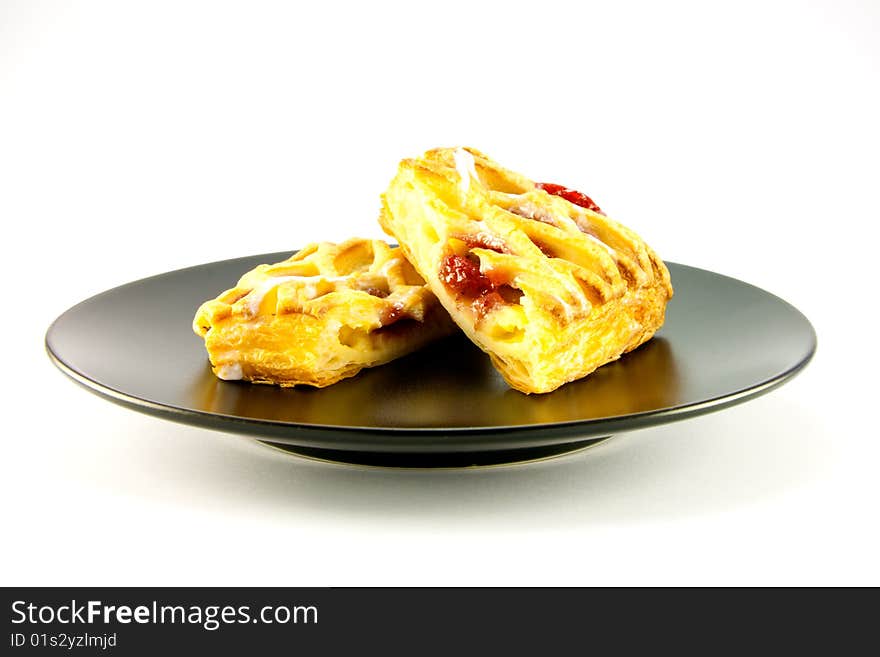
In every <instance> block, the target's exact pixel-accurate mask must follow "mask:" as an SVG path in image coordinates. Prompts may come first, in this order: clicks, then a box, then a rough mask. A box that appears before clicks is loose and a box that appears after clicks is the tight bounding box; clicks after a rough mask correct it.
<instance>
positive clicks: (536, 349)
mask: <svg viewBox="0 0 880 657" xmlns="http://www.w3.org/2000/svg"><path fill="white" fill-rule="evenodd" d="M379 222H380V224H381V225H382V227H383V229H384V230H385V231H386V232H387V233H389V234H390V235H393V236H394V237H395V238H396V239H397V241H398V242H399V243H400V246H401V248H402V249H403V251H404V253H405V254H406V256H407V258H408V259H409V261H410V262H411V263H412V264H413V265H414V266H415V268H416V270H418V272H419V273H420V274H421V275H422V276H423V277H424V279H425V280H426V281H427V283H428V286H429V287H430V288H431V291H432V292H434V294H435V295H437V297H438V298H439V299H440V302H441V303H442V304H443V306H444V307H445V308H446V310H448V311H449V314H450V315H451V316H452V318H453V319H454V320H455V322H456V324H458V326H459V327H461V329H462V330H463V331H464V332H465V333H466V334H467V335H468V337H469V338H470V339H471V340H472V341H473V342H474V343H476V344H477V345H478V346H479V347H480V348H481V349H482V350H483V351H485V352H486V353H488V354H489V356H490V358H491V359H492V362H493V363H494V365H495V367H496V368H497V369H498V370H499V371H500V372H501V374H502V376H503V377H504V379H505V380H506V381H507V382H508V383H509V384H510V385H511V386H512V387H514V388H516V389H517V390H520V391H522V392H525V393H533V392H535V393H541V392H549V391H551V390H554V389H556V388H558V387H559V386H560V385H562V384H564V383H567V382H569V381H573V380H575V379H579V378H581V377H584V376H586V375H587V374H589V373H590V372H592V371H594V370H595V369H596V368H597V367H599V366H601V365H603V364H605V363H608V362H609V361H612V360H615V359H617V358H619V357H620V356H621V355H622V354H624V353H626V352H628V351H630V350H632V349H635V348H636V347H638V346H639V345H641V344H642V343H644V342H645V341H646V340H649V339H650V338H651V337H652V336H653V335H654V333H655V332H656V331H657V329H659V328H660V326H662V324H663V321H664V315H665V310H666V303H667V301H668V300H669V299H670V298H671V297H672V285H671V283H670V279H669V271H668V270H667V268H666V266H665V265H664V264H663V261H662V260H660V258H658V257H657V255H656V254H655V253H654V252H653V251H652V250H651V248H650V247H648V245H647V244H645V242H644V241H642V239H641V238H639V236H638V235H636V234H635V233H634V232H633V231H632V230H630V229H628V228H626V227H625V226H622V225H621V224H619V223H617V222H616V221H613V220H612V219H610V218H608V217H607V216H605V214H604V213H603V212H602V211H601V209H600V208H599V207H598V206H597V205H596V204H595V203H593V201H592V200H591V199H590V198H589V197H587V196H586V195H584V194H581V193H579V192H576V191H574V190H571V189H567V188H565V187H562V186H560V185H554V184H549V183H535V182H533V181H532V180H529V179H528V178H526V177H525V176H522V175H520V174H518V173H515V172H513V171H510V170H508V169H505V168H503V167H501V166H500V165H498V164H497V163H495V162H493V161H492V160H490V159H489V158H488V157H486V156H485V155H483V154H482V153H480V152H479V151H477V150H474V149H471V148H456V149H450V148H442V149H435V150H431V151H428V152H427V153H425V154H424V155H423V156H422V157H420V158H418V159H408V160H404V161H403V162H401V164H400V167H399V170H398V173H397V175H396V176H395V178H394V179H393V180H392V181H391V184H390V186H389V187H388V189H387V191H386V192H385V194H384V195H383V207H382V213H381V216H380V219H379Z"/></svg>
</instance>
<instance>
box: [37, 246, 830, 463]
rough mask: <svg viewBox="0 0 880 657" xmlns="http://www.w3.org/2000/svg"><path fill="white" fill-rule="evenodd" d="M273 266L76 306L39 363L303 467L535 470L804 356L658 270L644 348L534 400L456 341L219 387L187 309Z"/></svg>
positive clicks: (173, 278) (785, 372)
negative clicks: (665, 279)
mask: <svg viewBox="0 0 880 657" xmlns="http://www.w3.org/2000/svg"><path fill="white" fill-rule="evenodd" d="M286 255H288V254H286V253H274V254H265V255H260V256H254V257H249V258H240V259H236V260H227V261H223V262H216V263H211V264H206V265H201V266H198V267H192V268H189V269H183V270H179V271H175V272H170V273H168V274H163V275H160V276H155V277H152V278H148V279H144V280H142V281H137V282H135V283H130V284H128V285H124V286H122V287H119V288H115V289H113V290H110V291H108V292H105V293H103V294H100V295H98V296H96V297H93V298H91V299H88V300H87V301H84V302H83V303H81V304H79V305H77V306H75V307H73V308H71V309H70V310H68V311H67V312H66V313H64V314H63V315H62V316H61V317H59V318H58V319H57V320H56V322H55V323H54V324H53V325H52V327H51V328H50V330H49V332H48V334H47V336H46V345H47V349H48V351H49V354H50V356H51V357H52V359H53V360H54V361H55V362H56V364H57V365H58V366H59V367H60V368H61V369H62V370H63V371H64V372H65V373H67V374H68V375H70V376H71V377H72V378H74V379H75V380H76V381H78V382H79V383H82V384H83V385H85V386H86V387H88V388H89V389H90V390H92V391H93V392H96V393H98V394H101V395H103V396H105V397H107V398H109V399H111V400H113V401H116V402H119V403H122V404H124V405H126V406H129V407H131V408H134V409H136V410H140V411H143V412H147V413H151V414H154V415H159V416H162V417H165V418H168V419H172V420H176V421H180V422H186V423H189V424H195V425H199V426H204V427H208V428H213V429H219V430H223V431H231V432H238V433H245V434H248V435H251V436H254V437H258V438H260V439H264V440H266V441H267V442H271V443H273V444H277V445H279V446H284V448H285V449H288V450H290V451H298V452H300V453H303V454H305V455H308V456H312V457H317V458H326V459H330V460H342V461H349V462H361V463H372V464H388V465H419V466H424V465H444V466H445V465H468V464H488V463H497V462H508V461H513V460H531V459H535V458H543V457H546V456H551V455H554V454H557V453H561V452H565V451H570V450H572V449H579V448H582V447H584V446H588V445H590V444H593V443H594V442H595V441H596V439H598V438H601V437H604V436H608V435H611V434H612V433H616V432H620V431H626V430H631V429H635V428H640V427H646V426H650V425H654V424H660V423H663V422H669V421H672V420H678V419H684V418H687V417H690V416H693V415H696V414H699V413H704V412H708V411H710V410H717V409H719V408H723V407H725V406H729V405H731V404H733V403H736V402H740V401H745V400H746V399H750V398H752V397H754V396H756V395H758V394H761V393H762V392H766V391H767V390H769V389H771V388H773V387H775V386H776V385H779V384H780V383H782V382H784V381H786V380H787V379H788V378H790V377H791V376H793V375H794V374H795V373H796V372H797V371H799V370H800V369H801V368H802V367H803V366H804V365H805V364H806V363H807V362H808V361H809V359H810V357H811V356H812V354H813V351H814V350H815V345H816V339H815V334H814V332H813V329H812V327H811V326H810V324H809V322H808V321H807V320H806V318H804V316H803V315H801V313H799V312H798V311H797V310H796V309H795V308H793V307H792V306H790V305H789V304H787V303H786V302H784V301H782V300H781V299H779V298H778V297H775V296H773V295H771V294H768V293H767V292H764V291H763V290H760V289H758V288H756V287H753V286H751V285H748V284H746V283H742V282H741V281H737V280H735V279H731V278H727V277H725V276H721V275H719V274H714V273H711V272H707V271H704V270H700V269H695V268H692V267H686V266H683V265H675V264H670V265H669V267H670V271H671V273H672V278H673V282H674V284H675V287H676V296H675V297H674V298H673V300H672V301H671V302H670V304H669V307H668V311H667V321H666V325H665V326H664V327H663V328H662V329H661V330H660V331H659V332H658V334H657V336H656V337H655V338H654V339H653V340H651V341H649V342H648V343H647V344H645V345H643V346H642V347H641V348H639V349H637V350H635V351H634V352H632V353H630V354H627V355H625V356H624V357H622V358H621V359H620V360H618V361H616V362H614V363H611V364H609V365H606V366H604V367H602V368H600V369H599V370H597V371H596V372H595V373H593V374H592V375H590V376H589V377H587V378H586V379H583V380H581V381H576V382H574V383H570V384H568V385H565V386H563V387H562V388H560V389H558V390H556V391H555V392H552V393H549V394H546V395H523V394H521V393H519V392H516V391H514V390H511V389H510V388H509V387H508V386H507V385H506V384H505V383H504V381H503V380H502V379H501V377H500V376H499V375H498V374H497V372H496V371H495V370H494V368H493V367H492V365H491V363H490V362H489V359H488V357H486V356H485V355H484V354H483V353H482V352H480V351H479V350H478V349H477V348H476V347H474V346H473V345H472V344H471V343H470V342H469V341H468V340H467V339H466V338H464V337H463V336H455V337H452V338H448V339H446V340H443V341H441V342H439V343H436V344H435V345H433V346H431V347H429V348H427V349H424V350H422V351H421V352H418V353H415V354H412V355H410V356H408V357H406V358H402V359H400V360H397V361H395V362H392V363H389V364H388V365H384V366H382V367H377V368H373V369H369V370H364V371H363V372H361V373H360V374H359V375H357V376H356V377H354V378H351V379H347V380H345V381H342V382H340V383H338V384H336V385H333V386H330V387H328V388H324V389H321V390H317V389H313V388H308V387H298V388H293V389H290V388H287V389H282V388H277V387H272V386H263V385H252V384H249V383H243V382H224V381H220V380H218V379H217V378H216V377H214V375H213V374H212V373H211V370H210V367H209V366H208V362H207V357H206V355H205V352H204V346H203V344H202V341H201V339H199V338H198V337H196V336H195V335H193V334H192V332H191V329H190V323H191V320H192V314H193V312H194V309H195V308H196V307H197V306H198V305H199V303H200V301H201V300H202V299H203V298H205V295H206V294H208V295H209V294H210V293H211V292H212V291H216V290H217V289H220V288H222V287H223V285H225V284H226V282H228V281H229V280H234V279H236V278H237V277H238V276H239V275H240V274H241V273H243V272H244V271H247V270H248V269H251V268H253V267H254V266H256V265H257V264H259V263H262V262H276V261H277V260H280V259H282V258H283V257H285V256H286Z"/></svg>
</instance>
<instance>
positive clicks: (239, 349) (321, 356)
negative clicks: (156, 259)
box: [193, 238, 456, 388]
mask: <svg viewBox="0 0 880 657" xmlns="http://www.w3.org/2000/svg"><path fill="white" fill-rule="evenodd" d="M193 330H194V331H195V332H196V334H197V335H199V336H201V337H203V338H204V339H205V347H206V348H207V350H208V356H209V358H210V360H211V365H212V366H213V370H214V374H216V375H217V376H218V377H219V378H221V379H225V380H237V379H244V380H247V381H252V382H254V383H275V384H278V385H281V386H294V385H297V384H308V385H312V386H316V387H319V388H322V387H324V386H328V385H330V384H332V383H336V382H337V381H339V380H340V379H344V378H346V377H349V376H353V375H355V374H357V373H358V372H359V371H360V370H361V369H362V368H364V367H371V366H374V365H380V364H382V363H387V362H388V361H390V360H393V359H395V358H398V357H400V356H403V355H405V354H408V353H409V352H411V351H414V350H416V349H419V348H420V347H422V346H423V345H425V344H427V343H428V342H431V341H432V340H435V339H437V338H440V337H443V336H445V335H448V334H449V333H451V332H453V331H454V330H456V329H455V324H453V323H452V321H451V320H450V319H449V316H448V314H447V313H446V311H445V310H444V309H443V307H442V306H441V305H440V304H439V303H438V302H437V298H436V297H435V296H434V295H433V294H432V293H431V292H430V290H429V289H428V287H427V286H426V285H425V282H424V280H423V279H422V278H421V277H420V276H419V275H418V274H417V273H416V271H415V270H414V269H413V267H412V265H410V263H409V262H407V260H406V259H405V258H404V257H403V254H402V252H401V251H400V250H399V249H397V248H392V247H389V246H388V245H387V244H385V242H382V241H380V240H367V239H360V238H354V239H350V240H348V241H346V242H343V243H341V244H338V245H337V244H331V243H329V242H322V243H316V244H311V245H309V246H307V247H305V248H304V249H302V250H300V251H298V252H297V253H295V254H293V255H292V256H291V257H290V258H288V259H287V260H284V261H283V262H279V263H277V264H274V265H260V266H258V267H257V268H255V269H253V270H251V271H249V272H247V273H246V274H245V275H244V276H242V277H241V280H239V281H238V284H237V285H236V286H235V287H234V288H232V289H230V290H227V291H226V292H223V293H222V294H221V295H220V296H218V297H217V298H216V299H214V300H211V301H206V302H205V303H204V304H202V306H201V307H200V308H199V309H198V311H197V312H196V315H195V318H194V320H193Z"/></svg>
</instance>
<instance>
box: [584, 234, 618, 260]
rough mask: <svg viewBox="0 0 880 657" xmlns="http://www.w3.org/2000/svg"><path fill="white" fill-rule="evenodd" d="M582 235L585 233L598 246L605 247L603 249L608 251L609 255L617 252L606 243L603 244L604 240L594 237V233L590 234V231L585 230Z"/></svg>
mask: <svg viewBox="0 0 880 657" xmlns="http://www.w3.org/2000/svg"><path fill="white" fill-rule="evenodd" d="M584 235H586V236H587V237H589V238H590V239H591V240H593V241H594V242H595V243H596V244H598V245H600V246H602V247H605V250H606V251H608V253H610V254H611V255H616V254H617V251H615V250H614V249H612V248H611V247H610V246H608V245H607V244H605V242H603V241H602V240H600V239H599V238H598V237H596V236H595V235H591V234H590V233H586V232H585V233H584Z"/></svg>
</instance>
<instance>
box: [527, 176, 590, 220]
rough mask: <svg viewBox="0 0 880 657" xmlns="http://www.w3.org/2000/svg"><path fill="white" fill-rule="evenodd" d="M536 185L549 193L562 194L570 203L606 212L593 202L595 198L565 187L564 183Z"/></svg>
mask: <svg viewBox="0 0 880 657" xmlns="http://www.w3.org/2000/svg"><path fill="white" fill-rule="evenodd" d="M535 187H537V188H538V189H543V190H544V191H545V192H547V193H548V194H553V195H554V196H560V197H562V198H564V199H565V200H566V201H568V202H569V203H574V204H575V205H579V206H581V207H582V208H586V209H587V210H592V211H593V212H598V213H599V214H602V215H604V214H605V213H604V212H602V209H601V208H600V207H599V206H598V205H596V204H595V203H594V202H593V199H591V198H590V197H589V196H587V195H586V194H584V193H583V192H579V191H577V190H575V189H569V188H568V187H564V186H563V185H556V184H555V183H535Z"/></svg>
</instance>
